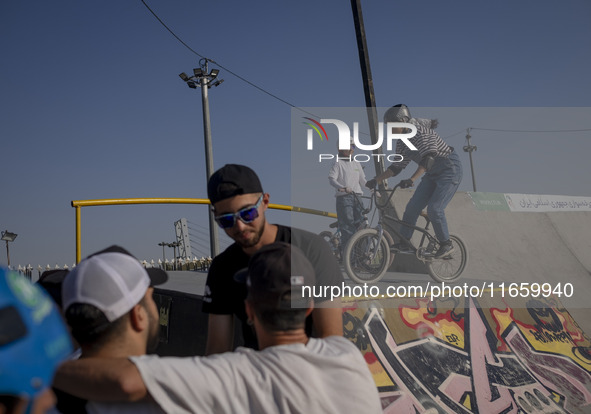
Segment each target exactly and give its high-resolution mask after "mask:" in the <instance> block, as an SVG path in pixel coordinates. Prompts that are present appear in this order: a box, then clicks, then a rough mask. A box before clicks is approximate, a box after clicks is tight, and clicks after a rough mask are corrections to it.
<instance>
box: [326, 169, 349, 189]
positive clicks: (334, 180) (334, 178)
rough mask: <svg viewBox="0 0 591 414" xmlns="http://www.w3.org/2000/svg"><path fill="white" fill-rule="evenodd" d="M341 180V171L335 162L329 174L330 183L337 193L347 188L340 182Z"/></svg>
mask: <svg viewBox="0 0 591 414" xmlns="http://www.w3.org/2000/svg"><path fill="white" fill-rule="evenodd" d="M338 179H339V169H338V165H337V163H336V162H335V163H334V164H333V165H332V167H330V171H329V172H328V183H329V184H330V185H331V186H333V187H334V188H335V189H336V190H337V191H341V190H343V189H344V188H345V187H343V185H342V184H341V183H339V181H338Z"/></svg>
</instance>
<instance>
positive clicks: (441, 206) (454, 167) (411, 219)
mask: <svg viewBox="0 0 591 414" xmlns="http://www.w3.org/2000/svg"><path fill="white" fill-rule="evenodd" d="M460 181H462V164H461V163H460V157H458V154H457V153H456V152H455V151H454V152H452V153H451V154H450V155H449V156H448V157H447V158H436V160H435V164H434V165H433V167H431V169H430V170H429V171H428V172H427V173H426V174H425V175H424V176H423V178H422V180H421V182H420V183H419V185H418V186H417V189H416V190H415V193H414V194H413V196H412V197H411V199H410V200H409V202H408V204H407V205H406V209H405V210H404V215H403V216H402V220H403V221H404V222H405V223H408V224H412V225H415V224H416V223H417V219H418V218H419V215H420V214H421V211H423V209H424V208H425V207H427V215H428V216H429V219H430V220H431V223H433V231H434V232H435V237H437V240H439V241H446V240H449V231H448V229H447V219H446V218H445V211H444V210H445V207H447V205H448V204H449V202H450V201H451V199H452V197H453V196H454V194H455V193H456V190H457V189H458V186H459V185H460ZM413 232H414V230H413V229H412V228H410V227H407V226H404V225H403V226H400V234H401V235H402V236H403V237H405V238H407V239H410V238H411V236H412V234H413Z"/></svg>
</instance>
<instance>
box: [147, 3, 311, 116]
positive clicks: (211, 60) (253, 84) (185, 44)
mask: <svg viewBox="0 0 591 414" xmlns="http://www.w3.org/2000/svg"><path fill="white" fill-rule="evenodd" d="M141 2H142V4H143V5H144V6H146V8H147V9H148V10H149V11H150V13H152V15H153V16H154V17H155V18H156V20H158V22H160V24H161V25H162V26H164V28H165V29H166V30H168V31H169V32H170V34H172V35H173V36H174V38H175V39H177V40H178V41H179V42H180V43H181V44H182V45H183V46H185V47H186V48H187V49H188V50H190V51H191V52H192V53H193V54H195V55H197V56H199V57H200V58H202V59H205V60H207V61H208V62H211V63H214V64H216V65H218V66H219V67H220V68H222V69H224V70H225V71H226V72H228V73H229V74H230V75H234V76H235V77H237V78H238V79H240V80H241V81H243V82H245V83H247V84H248V85H250V86H252V87H253V88H256V89H258V90H259V91H261V92H263V93H265V94H267V95H269V96H270V97H272V98H275V99H277V100H278V101H280V102H282V103H284V104H286V105H289V106H290V107H292V108H294V109H297V110H298V111H301V112H304V113H306V114H308V115H312V116H313V117H315V118H320V117H319V116H318V115H315V114H313V113H311V112H308V111H305V110H303V109H301V108H298V107H297V106H296V105H294V104H292V103H291V102H288V101H286V100H285V99H282V98H280V97H279V96H277V95H275V94H273V93H271V92H269V91H267V90H265V89H263V88H262V87H260V86H258V85H256V84H255V83H253V82H251V81H249V80H248V79H246V78H244V77H242V76H240V75H238V74H237V73H236V72H233V71H232V70H230V69H228V68H227V67H225V66H223V65H222V64H221V63H218V62H216V61H215V60H213V59H209V58H207V57H205V56H203V55H201V54H200V53H198V52H197V51H195V50H194V49H193V48H191V47H190V46H189V45H188V44H187V43H185V42H184V41H183V40H182V39H181V38H180V37H179V36H177V34H176V33H175V32H173V31H172V29H171V28H170V27H168V26H167V25H166V24H165V23H164V22H163V21H162V19H161V18H160V17H158V15H157V14H156V13H155V12H154V11H153V10H152V9H151V8H150V6H148V5H147V4H146V2H145V1H144V0H141Z"/></svg>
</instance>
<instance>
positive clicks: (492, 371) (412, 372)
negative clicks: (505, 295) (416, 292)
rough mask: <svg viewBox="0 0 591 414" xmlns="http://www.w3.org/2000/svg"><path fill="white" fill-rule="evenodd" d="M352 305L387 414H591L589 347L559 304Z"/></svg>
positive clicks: (352, 330)
mask: <svg viewBox="0 0 591 414" xmlns="http://www.w3.org/2000/svg"><path fill="white" fill-rule="evenodd" d="M493 305H494V306H493ZM348 306H349V307H348V308H346V309H345V310H344V327H345V335H346V337H347V338H349V339H350V340H351V341H353V342H354V343H355V344H356V345H357V347H358V348H359V349H360V350H361V352H362V353H363V354H364V356H365V360H366V361H367V364H368V367H369V369H370V371H371V372H372V374H373V377H374V380H375V382H376V385H377V386H378V389H379V391H380V396H381V399H382V407H383V409H384V413H408V414H417V413H429V414H431V413H433V414H435V413H486V414H489V413H503V414H504V413H507V414H509V413H514V414H530V413H573V414H574V413H577V414H578V413H581V414H582V413H589V412H591V347H590V346H591V343H590V341H589V339H588V338H587V337H586V336H585V335H584V334H583V332H582V331H581V330H580V328H579V327H578V325H577V324H576V323H575V322H574V320H573V319H572V317H571V316H570V315H569V314H568V312H567V311H566V310H565V309H564V308H563V307H562V305H561V304H560V302H559V301H558V300H556V299H554V298H547V299H544V300H525V299H520V298H517V299H515V300H513V301H512V302H511V303H510V304H509V303H508V302H507V301H503V302H502V304H501V306H499V303H498V299H497V302H496V303H486V300H484V301H481V303H475V302H474V301H472V299H467V300H466V301H465V303H460V301H459V300H457V299H455V300H451V299H450V300H447V301H445V300H443V301H442V300H439V301H437V302H430V301H429V300H427V299H416V298H415V299H410V298H407V299H399V300H397V301H395V302H389V303H387V304H385V303H384V302H372V301H369V300H368V301H360V300H351V301H349V303H348Z"/></svg>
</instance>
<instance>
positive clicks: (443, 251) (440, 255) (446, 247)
mask: <svg viewBox="0 0 591 414" xmlns="http://www.w3.org/2000/svg"><path fill="white" fill-rule="evenodd" d="M454 251H455V248H454V245H453V244H452V242H451V240H446V241H444V242H441V243H440V244H439V250H437V252H435V256H434V257H435V258H436V259H447V258H448V257H450V256H451V254H452V253H453V252H454Z"/></svg>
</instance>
